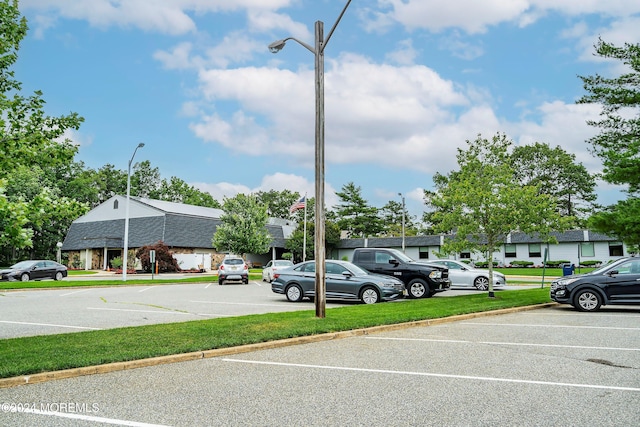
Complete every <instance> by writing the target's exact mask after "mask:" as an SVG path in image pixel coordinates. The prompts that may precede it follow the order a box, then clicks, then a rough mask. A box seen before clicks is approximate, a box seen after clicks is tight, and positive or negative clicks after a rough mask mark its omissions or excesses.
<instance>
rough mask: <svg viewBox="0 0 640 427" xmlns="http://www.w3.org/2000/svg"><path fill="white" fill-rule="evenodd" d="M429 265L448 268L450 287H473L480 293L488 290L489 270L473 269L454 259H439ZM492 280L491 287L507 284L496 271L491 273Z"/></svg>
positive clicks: (504, 278) (502, 276)
mask: <svg viewBox="0 0 640 427" xmlns="http://www.w3.org/2000/svg"><path fill="white" fill-rule="evenodd" d="M429 264H437V265H443V266H445V267H448V268H449V280H451V287H454V286H464V287H475V288H476V289H478V290H481V291H486V290H487V289H489V270H484V269H480V268H474V267H472V266H470V265H468V264H465V263H464V262H460V261H457V260H454V259H439V260H435V261H429ZM493 280H494V282H493V286H496V287H502V286H505V285H506V284H507V279H506V277H504V274H502V273H498V272H497V271H494V272H493Z"/></svg>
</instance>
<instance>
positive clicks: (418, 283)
mask: <svg viewBox="0 0 640 427" xmlns="http://www.w3.org/2000/svg"><path fill="white" fill-rule="evenodd" d="M407 291H408V292H409V297H411V298H423V297H424V296H426V295H428V294H429V291H428V288H427V284H426V282H425V281H424V280H422V279H413V280H412V281H410V282H409V285H407Z"/></svg>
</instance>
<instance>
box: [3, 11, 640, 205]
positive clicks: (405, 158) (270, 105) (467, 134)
mask: <svg viewBox="0 0 640 427" xmlns="http://www.w3.org/2000/svg"><path fill="white" fill-rule="evenodd" d="M345 4H346V0H344V1H343V0H313V1H312V0H233V1H229V0H164V1H163V0H91V1H74V0H20V3H19V5H20V9H21V11H22V13H23V14H24V15H25V16H26V17H27V19H28V21H29V27H30V31H29V33H28V36H27V38H26V39H25V40H24V41H23V44H22V46H21V49H20V54H19V61H18V63H17V64H16V68H15V70H16V77H17V78H18V80H20V81H22V82H23V85H24V86H23V89H24V90H25V91H27V92H31V91H33V90H42V91H43V92H44V99H45V100H46V101H47V105H46V112H47V113H48V114H50V115H60V114H67V113H69V112H71V111H74V112H77V113H79V114H80V115H81V116H83V117H84V118H85V122H84V123H83V125H82V127H81V128H80V130H79V131H78V132H72V133H69V135H68V137H69V138H70V139H72V140H73V141H74V142H75V143H77V144H79V146H80V149H79V154H78V156H77V157H76V159H77V160H81V161H84V162H85V164H86V165H87V166H88V167H91V168H96V169H97V168H100V167H101V166H103V165H105V164H107V163H110V164H113V165H114V166H115V167H116V168H118V169H121V170H126V168H127V163H128V161H129V158H130V157H131V155H132V153H133V150H134V149H135V147H136V145H137V144H138V143H139V142H144V143H145V147H144V148H143V149H140V150H138V152H137V154H136V158H135V160H136V161H142V160H149V161H150V162H151V165H152V166H153V167H158V168H159V170H160V172H161V174H162V176H163V177H164V178H167V179H168V178H170V177H171V176H176V177H178V178H181V179H183V180H185V181H186V182H188V183H190V184H192V185H195V186H196V187H198V188H200V189H201V190H205V191H209V192H210V193H211V194H212V195H213V196H214V197H215V198H217V199H219V200H222V198H223V197H224V196H227V197H232V196H234V195H235V194H237V193H238V192H244V193H249V192H252V191H261V190H262V191H267V190H271V189H275V190H284V189H289V190H292V191H298V192H300V193H304V192H307V193H308V194H309V196H310V197H311V196H313V194H314V129H315V122H314V121H315V110H314V108H315V101H314V72H313V67H314V58H313V55H312V54H311V53H310V52H309V51H308V50H306V49H304V48H303V47H302V46H300V45H298V44H297V43H295V42H294V41H290V42H288V43H287V46H286V47H285V48H284V49H283V50H282V51H280V52H279V53H277V54H275V55H274V54H272V53H270V52H269V50H268V49H267V46H268V45H269V44H270V43H271V42H273V41H275V40H278V39H282V38H285V37H289V36H293V37H296V38H297V39H299V40H302V41H304V42H306V43H308V44H311V45H313V32H314V22H315V21H317V20H321V21H323V22H324V26H325V35H326V34H328V32H329V30H330V28H331V27H332V26H333V23H334V22H335V20H336V19H337V17H338V15H339V14H340V12H341V10H342V9H343V7H344V5H345ZM598 37H602V38H603V39H604V40H606V41H608V42H613V43H616V44H623V43H624V42H629V43H638V42H640V3H639V2H638V1H637V0H636V1H631V0H613V1H609V2H603V1H598V0H555V1H550V0H485V1H482V2H480V1H477V0H446V1H445V0H428V1H427V0H377V1H376V0H354V1H352V3H351V4H350V6H349V8H348V9H347V11H346V13H345V15H344V17H343V19H342V21H341V22H340V24H339V26H338V27H337V29H336V31H335V33H334V34H333V36H332V38H331V40H330V42H329V44H328V45H327V47H326V50H325V115H326V142H325V157H326V160H325V161H326V166H325V178H326V202H327V206H328V207H331V206H333V205H335V204H336V203H337V201H338V199H337V197H336V196H335V191H340V189H341V188H342V186H344V185H345V184H347V183H348V182H351V181H352V182H354V183H355V184H356V185H358V186H360V187H361V188H362V194H363V196H364V197H365V199H367V200H368V201H369V203H370V204H372V205H374V206H377V207H382V206H383V205H384V204H385V203H386V202H387V201H388V200H392V199H393V200H396V201H400V198H399V196H398V193H399V192H401V193H403V194H404V195H405V196H406V203H407V207H408V209H409V210H410V212H411V214H412V215H421V214H422V212H423V207H422V190H423V189H431V188H432V183H433V181H432V176H433V174H434V173H435V172H440V173H444V174H446V173H448V172H449V171H451V170H454V169H456V168H457V162H456V152H457V151H456V150H457V149H458V148H464V147H465V146H466V143H465V141H466V140H473V139H475V138H476V136H477V135H478V134H482V135H483V136H484V137H487V138H490V137H491V136H493V135H495V134H496V133H497V132H502V133H505V134H507V135H508V136H509V137H510V138H511V139H512V140H513V141H514V142H515V143H516V144H529V143H533V142H536V141H537V142H545V143H548V144H549V145H551V146H552V147H555V146H557V145H560V146H561V147H563V148H564V149H565V150H567V151H569V152H571V153H574V154H575V155H576V156H577V160H578V161H579V162H581V163H583V164H584V165H585V166H586V167H587V168H588V169H589V170H590V171H591V172H597V171H599V170H600V169H601V162H600V161H599V159H597V158H595V157H593V156H592V155H591V154H590V153H589V151H588V145H587V144H586V143H585V141H586V140H587V139H588V138H589V137H591V136H593V135H595V133H596V132H597V130H596V129H593V128H590V127H589V126H587V125H586V123H585V122H586V120H588V119H594V118H597V117H598V113H599V112H600V109H599V107H598V106H595V105H576V104H575V100H576V99H578V98H580V97H581V96H582V95H583V94H584V91H583V89H582V84H581V80H580V79H579V78H578V77H577V76H578V75H591V74H595V73H600V74H603V75H616V74H619V73H621V72H623V71H624V70H622V69H620V68H619V67H620V65H619V64H617V63H612V62H606V61H602V60H601V59H599V58H596V57H594V56H593V51H594V49H593V45H594V43H595V42H596V41H597V38H598ZM598 194H599V197H600V198H599V201H600V202H601V203H613V202H615V201H616V200H617V199H618V198H620V197H622V196H621V193H620V191H619V189H618V188H615V187H612V186H609V185H606V184H604V183H600V185H599V187H598Z"/></svg>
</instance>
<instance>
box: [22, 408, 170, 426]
mask: <svg viewBox="0 0 640 427" xmlns="http://www.w3.org/2000/svg"><path fill="white" fill-rule="evenodd" d="M13 412H23V413H27V414H37V415H47V416H50V417H60V418H71V419H74V420H83V421H93V422H97V423H102V424H114V425H119V426H127V427H167V426H164V425H161V424H148V423H139V422H137V421H126V420H116V419H112V418H103V417H95V416H92V415H82V414H74V413H67V412H51V411H41V410H38V409H32V408H21V409H16V410H15V411H13Z"/></svg>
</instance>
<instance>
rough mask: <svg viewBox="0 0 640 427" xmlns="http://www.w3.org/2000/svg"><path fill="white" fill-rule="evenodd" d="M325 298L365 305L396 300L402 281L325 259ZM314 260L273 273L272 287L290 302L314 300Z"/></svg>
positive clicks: (399, 296) (402, 292)
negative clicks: (274, 275)
mask: <svg viewBox="0 0 640 427" xmlns="http://www.w3.org/2000/svg"><path fill="white" fill-rule="evenodd" d="M325 268H326V294H325V297H326V298H327V299H346V300H360V301H362V302H364V303H365V304H374V303H376V302H380V301H388V300H396V299H399V298H402V297H403V295H404V290H405V288H404V283H402V282H401V281H400V280H398V279H396V278H394V277H389V276H384V275H379V274H373V273H369V272H368V271H366V270H364V269H362V268H360V267H358V266H357V265H354V264H352V263H350V262H347V261H337V260H330V261H326V262H325ZM315 272H316V262H315V261H307V262H303V263H300V264H296V265H295V266H293V267H289V268H287V269H284V270H280V271H278V272H277V273H276V278H275V280H274V281H273V282H271V290H272V291H273V292H275V293H277V294H285V295H286V297H287V299H288V300H289V301H293V302H298V301H302V299H303V298H305V297H306V298H309V299H311V300H313V299H314V298H315V293H316V288H315V286H316V285H315V282H316V280H315V279H316V273H315Z"/></svg>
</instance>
